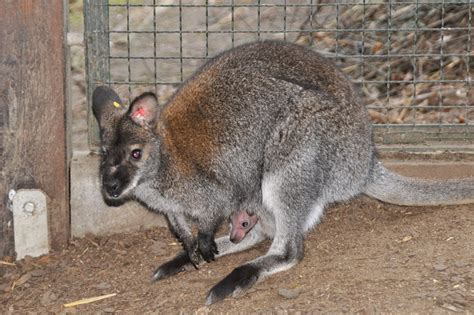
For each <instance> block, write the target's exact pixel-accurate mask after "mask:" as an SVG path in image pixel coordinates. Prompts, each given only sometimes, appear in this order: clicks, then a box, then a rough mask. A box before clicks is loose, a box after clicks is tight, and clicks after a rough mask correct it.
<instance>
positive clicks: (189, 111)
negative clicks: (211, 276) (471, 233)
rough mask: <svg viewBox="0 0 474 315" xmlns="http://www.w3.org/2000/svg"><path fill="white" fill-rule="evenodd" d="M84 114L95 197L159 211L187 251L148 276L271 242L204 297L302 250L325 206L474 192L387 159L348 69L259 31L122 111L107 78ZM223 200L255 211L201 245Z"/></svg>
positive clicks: (469, 183) (220, 216)
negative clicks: (163, 95) (170, 90)
mask: <svg viewBox="0 0 474 315" xmlns="http://www.w3.org/2000/svg"><path fill="white" fill-rule="evenodd" d="M93 111H94V114H95V116H96V118H97V120H98V122H99V125H100V133H101V140H102V145H103V157H102V163H101V166H100V174H101V181H102V193H103V197H104V199H105V201H106V202H107V203H108V204H110V205H120V204H122V203H124V202H125V201H126V200H128V199H132V198H133V199H136V200H139V201H141V202H142V203H144V204H145V205H147V206H148V207H149V208H151V209H153V210H155V211H159V212H161V213H163V214H164V215H165V216H166V217H167V219H168V221H169V225H170V228H171V230H172V231H173V232H174V234H175V235H176V236H177V237H178V238H179V239H180V240H181V241H182V243H183V246H184V248H185V250H186V251H185V252H182V253H180V254H179V255H178V256H176V258H174V259H172V260H171V261H169V262H167V263H165V264H163V265H161V266H160V267H159V268H158V269H157V270H156V272H155V273H154V276H153V279H154V280H160V279H163V278H166V277H168V276H171V275H173V274H176V273H178V272H180V271H183V270H185V267H192V265H197V264H198V263H199V262H200V260H201V259H202V258H203V259H204V260H206V261H211V260H213V259H214V257H215V256H222V255H226V254H229V253H233V252H237V251H241V250H245V249H247V248H249V247H251V246H254V245H255V244H257V243H259V242H261V241H263V240H264V239H265V238H272V239H273V241H272V244H271V246H270V248H269V250H268V252H267V254H266V255H264V256H262V257H258V258H256V259H254V260H252V261H249V262H247V263H245V264H243V265H242V266H240V267H238V268H236V269H235V270H234V271H232V272H231V273H230V274H229V275H228V276H227V277H225V278H224V279H223V280H221V281H220V282H219V283H218V284H216V285H215V286H214V287H213V288H212V289H211V290H210V292H209V293H208V297H207V303H208V304H211V303H214V302H216V301H219V300H221V299H223V298H225V297H226V296H229V295H237V294H240V293H242V292H244V291H245V290H247V289H248V288H250V287H251V286H253V285H254V284H255V283H256V282H257V281H260V280H262V279H263V278H264V277H266V276H268V275H270V274H273V273H276V272H280V271H284V270H287V269H289V268H291V267H292V266H294V265H295V264H296V263H297V262H298V261H299V260H301V259H302V258H303V239H304V233H305V232H306V231H308V230H309V229H311V228H312V227H313V226H314V225H315V224H316V223H317V222H318V221H319V220H320V218H321V216H322V214H323V210H324V208H325V207H326V206H327V205H328V204H330V203H333V202H338V201H343V200H348V199H350V198H352V197H354V196H356V195H359V194H361V193H365V194H367V195H369V196H371V197H374V198H377V199H379V200H382V201H385V202H389V203H395V204H399V205H441V204H462V203H470V202H473V201H474V179H472V178H471V179H464V180H451V181H444V182H440V181H425V180H420V179H412V178H407V177H404V176H401V175H397V174H395V173H393V172H391V171H389V170H388V169H386V168H385V167H384V166H383V165H382V163H381V162H380V161H379V160H378V159H377V157H376V153H375V149H374V144H373V142H372V130H371V124H370V122H369V119H368V113H367V110H366V108H365V107H364V105H363V103H362V101H361V98H360V96H359V94H358V92H357V91H356V90H355V89H354V87H353V86H352V84H351V83H350V81H349V79H348V78H346V76H345V75H344V74H343V73H342V72H341V71H339V70H338V69H337V68H336V67H335V66H334V65H333V64H332V62H330V61H328V60H326V59H325V58H323V57H321V56H320V55H319V54H317V53H315V52H313V51H311V50H309V49H306V48H303V47H301V46H298V45H294V44H289V43H285V42H280V41H264V42H258V43H251V44H247V45H243V46H240V47H236V48H234V49H231V50H228V51H225V52H224V53H222V54H220V55H218V56H216V57H214V58H213V59H212V60H210V61H209V62H207V63H206V64H204V65H203V66H202V67H201V68H200V69H199V70H198V71H197V72H196V74H195V75H194V76H193V77H191V78H190V79H188V80H187V81H186V82H185V83H184V84H183V85H182V86H181V88H180V89H179V90H178V91H177V92H176V93H175V94H174V96H173V97H172V98H171V99H170V100H169V102H168V103H167V104H166V105H165V106H164V107H160V106H159V105H158V102H157V99H156V97H155V96H154V95H153V94H152V93H145V94H143V95H141V96H139V97H138V98H137V99H135V100H134V101H133V102H132V103H131V105H130V107H129V108H128V109H127V108H126V107H125V106H124V105H123V103H122V102H121V100H120V98H119V97H118V96H117V94H115V93H114V92H113V91H112V90H111V89H110V88H107V87H99V88H97V89H96V90H95V91H94V95H93ZM233 209H252V210H253V209H255V214H256V215H257V216H258V218H259V221H258V222H257V224H256V225H255V226H254V227H253V229H252V230H250V232H249V233H248V234H247V236H246V237H245V238H243V239H242V240H241V241H240V242H239V243H238V244H234V243H232V242H231V241H230V238H229V237H228V236H225V237H221V238H218V239H217V240H216V241H215V242H214V232H215V230H216V228H217V227H218V226H219V225H220V224H221V223H222V222H223V221H224V220H226V219H228V218H229V217H230V216H231V214H232V212H233ZM190 224H195V225H196V226H197V228H198V233H197V237H196V238H195V237H194V236H193V235H192V233H191V229H190Z"/></svg>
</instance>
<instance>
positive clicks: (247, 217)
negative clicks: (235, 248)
mask: <svg viewBox="0 0 474 315" xmlns="http://www.w3.org/2000/svg"><path fill="white" fill-rule="evenodd" d="M257 221H258V217H257V215H256V214H249V213H248V212H247V211H245V210H239V211H235V212H234V213H233V214H232V215H231V216H230V233H229V239H230V241H231V242H232V243H235V244H237V243H239V242H240V241H241V240H243V239H244V237H245V235H247V233H248V232H250V230H252V229H253V227H254V226H255V224H257Z"/></svg>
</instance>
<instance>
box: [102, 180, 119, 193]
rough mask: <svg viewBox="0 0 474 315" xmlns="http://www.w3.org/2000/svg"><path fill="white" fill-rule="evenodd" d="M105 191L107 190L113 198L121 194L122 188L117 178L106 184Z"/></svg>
mask: <svg viewBox="0 0 474 315" xmlns="http://www.w3.org/2000/svg"><path fill="white" fill-rule="evenodd" d="M104 186H105V189H106V190H107V193H108V194H109V195H110V196H111V197H113V198H117V197H118V196H119V195H120V194H119V188H120V182H119V180H118V179H116V178H111V179H109V180H108V181H107V182H106V183H104Z"/></svg>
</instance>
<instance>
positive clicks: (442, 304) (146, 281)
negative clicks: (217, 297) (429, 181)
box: [0, 197, 474, 314]
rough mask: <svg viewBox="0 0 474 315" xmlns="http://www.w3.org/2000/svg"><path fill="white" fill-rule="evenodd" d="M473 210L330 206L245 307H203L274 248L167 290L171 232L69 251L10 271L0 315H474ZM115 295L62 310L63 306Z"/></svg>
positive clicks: (84, 242)
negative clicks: (232, 276) (214, 290)
mask: <svg viewBox="0 0 474 315" xmlns="http://www.w3.org/2000/svg"><path fill="white" fill-rule="evenodd" d="M473 210H474V206H473V205H463V206H450V207H417V208H412V207H398V206H392V205H386V204H383V203H379V202H377V201H373V200H371V199H369V198H367V197H361V198H358V199H356V200H353V201H351V202H348V203H345V204H340V205H337V206H334V207H331V208H330V209H329V210H328V211H327V212H326V216H325V218H324V220H323V222H322V223H321V224H320V225H318V226H317V228H316V229H315V230H314V231H312V232H311V233H309V234H308V236H307V239H306V242H305V244H306V248H305V253H306V254H305V257H304V259H303V261H302V262H301V263H300V264H298V265H297V266H295V267H294V268H293V269H291V270H289V271H286V272H282V273H279V274H276V275H274V276H272V277H270V278H268V279H266V280H264V281H263V282H261V283H259V284H257V285H256V286H255V287H254V288H253V289H251V290H250V291H249V292H247V293H246V294H245V295H243V296H241V297H240V298H237V299H235V298H228V299H226V300H224V301H223V302H220V303H217V304H215V305H211V306H205V305H204V301H205V297H206V294H207V291H208V290H209V289H210V288H211V287H212V285H214V284H215V283H217V281H219V280H220V279H222V278H223V277H224V276H225V275H226V274H228V273H229V272H230V271H231V270H232V269H233V268H235V267H236V266H238V265H239V264H241V263H243V262H245V261H247V260H250V259H252V258H254V257H257V256H259V255H262V254H264V253H265V250H266V248H267V247H268V243H266V244H263V245H261V246H259V247H257V248H255V249H252V250H250V251H247V252H244V253H241V254H235V255H231V256H227V257H222V258H220V259H219V260H217V261H215V262H213V263H211V264H207V265H203V266H202V267H201V268H200V270H198V271H188V272H185V273H182V274H180V275H177V276H175V277H173V278H171V279H169V280H164V281H162V282H156V283H152V282H150V276H151V274H152V272H153V271H154V269H155V268H156V267H157V266H158V265H159V264H161V263H163V262H165V261H167V260H168V259H170V258H171V257H173V255H175V254H176V253H177V251H178V250H179V249H180V245H179V244H177V243H176V240H175V239H174V238H173V237H172V236H171V235H170V233H169V232H168V231H167V229H165V228H156V229H153V230H143V231H138V232H135V233H132V234H117V235H113V236H109V237H101V238H97V237H87V238H84V239H80V240H73V241H72V243H71V245H70V247H69V248H68V249H67V250H64V251H63V252H56V253H53V254H51V255H49V256H43V257H41V258H35V259H25V260H22V261H20V262H17V263H15V264H14V265H9V264H6V263H5V262H2V264H1V268H2V269H3V272H2V273H3V277H2V278H1V288H0V289H1V290H2V293H1V294H0V310H1V313H9V314H24V313H32V312H39V313H47V312H53V313H80V314H83V313H94V314H95V313H124V314H140V313H158V312H159V313H195V312H196V313H208V312H211V313H238V312H244V313H248V312H269V311H272V312H277V313H286V312H292V313H294V311H313V312H318V313H341V312H348V313H361V314H374V313H382V312H383V313H387V312H389V313H399V314H402V313H403V314H405V313H420V314H428V313H430V314H444V313H452V312H460V313H465V314H471V313H472V312H474V285H473V279H474V268H473V265H474V211H473ZM106 294H116V295H115V296H112V297H109V298H107V299H104V300H102V301H98V302H93V303H89V304H84V305H80V306H76V307H69V308H66V307H65V306H64V304H65V303H70V302H74V301H76V300H80V299H84V298H89V297H95V296H102V295H106Z"/></svg>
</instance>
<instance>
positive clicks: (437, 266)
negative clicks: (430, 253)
mask: <svg viewBox="0 0 474 315" xmlns="http://www.w3.org/2000/svg"><path fill="white" fill-rule="evenodd" d="M433 268H434V269H435V270H436V271H444V270H446V269H448V266H446V265H445V264H443V263H442V262H437V263H435V264H434V265H433Z"/></svg>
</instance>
